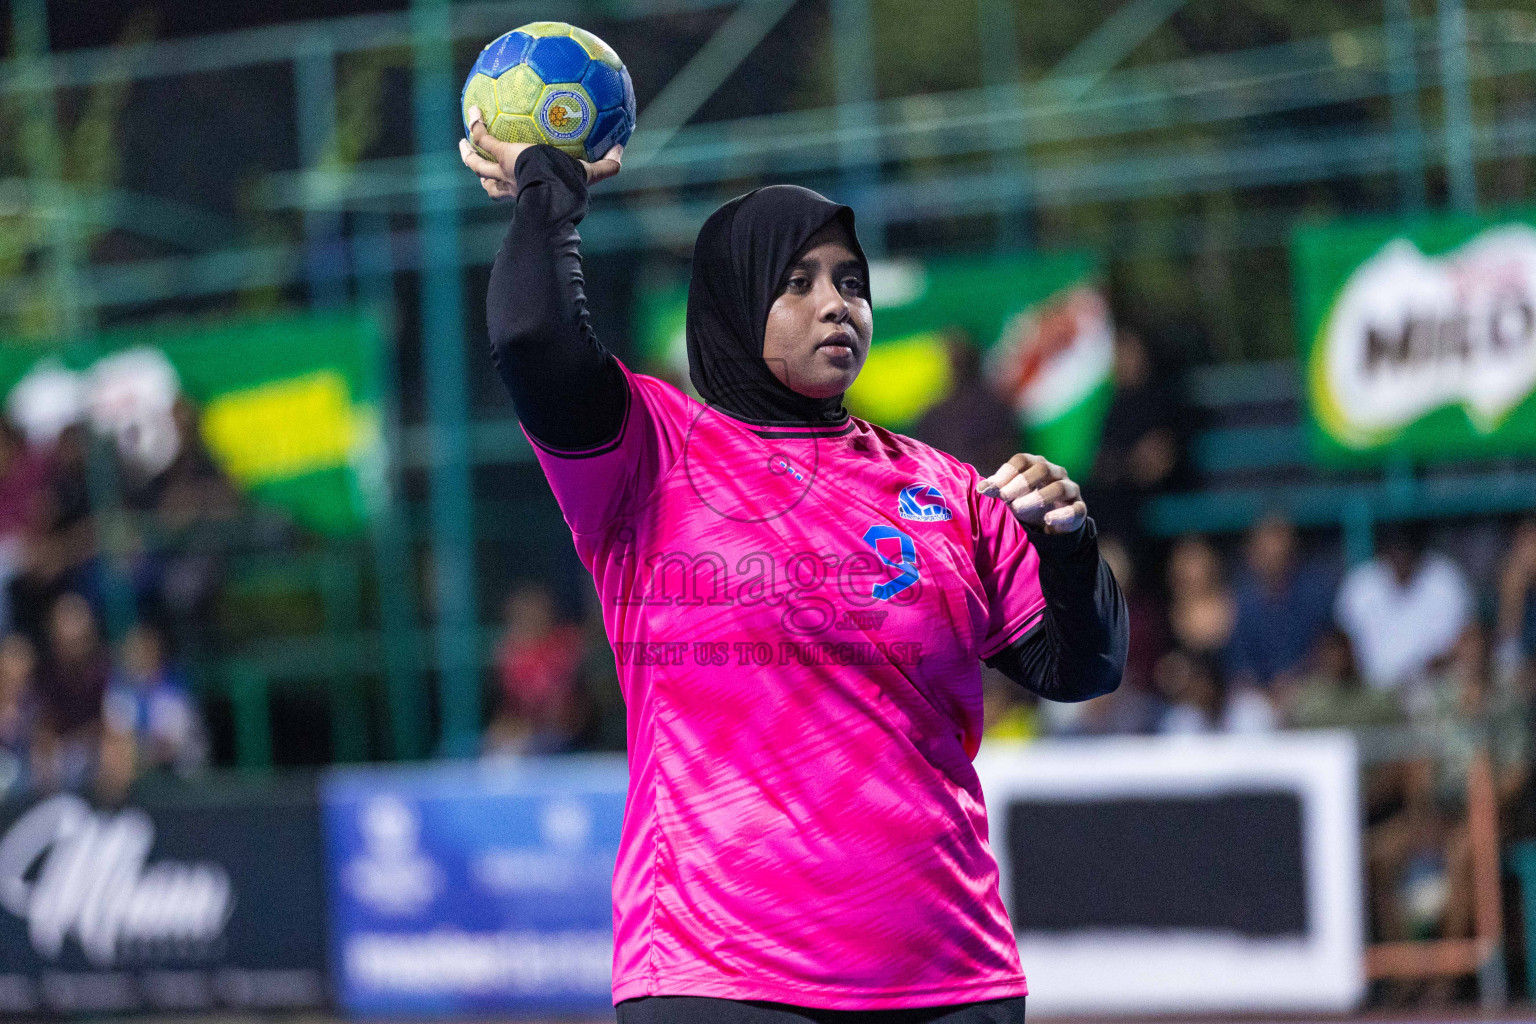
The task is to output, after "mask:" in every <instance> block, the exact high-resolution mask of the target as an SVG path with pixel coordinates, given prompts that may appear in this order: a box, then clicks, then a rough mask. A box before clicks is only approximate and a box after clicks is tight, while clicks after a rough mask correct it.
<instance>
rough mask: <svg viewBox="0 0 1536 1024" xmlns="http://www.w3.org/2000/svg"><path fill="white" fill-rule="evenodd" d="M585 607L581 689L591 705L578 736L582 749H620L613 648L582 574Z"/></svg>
mask: <svg viewBox="0 0 1536 1024" xmlns="http://www.w3.org/2000/svg"><path fill="white" fill-rule="evenodd" d="M585 596H586V601H585V604H584V607H585V608H586V609H587V613H586V615H585V617H584V618H583V619H582V623H581V633H582V638H581V647H582V656H581V670H580V679H581V691H582V693H583V694H584V696H585V698H586V700H587V702H588V705H589V706H590V708H591V721H590V722H589V723H588V728H587V729H586V730H584V732H583V734H582V735H581V736H580V737H578V739H579V740H580V741H581V742H582V746H583V748H584V749H592V750H612V751H623V750H624V749H626V747H627V745H628V736H627V728H626V727H627V722H626V708H625V705H624V692H623V690H621V689H620V687H619V672H618V667H617V666H616V665H615V663H614V658H613V647H612V646H611V645H610V644H609V643H608V632H607V629H606V628H605V627H604V625H603V613H602V602H601V601H600V600H598V596H597V588H596V586H595V585H594V584H593V582H592V577H591V576H587V577H586V590H585Z"/></svg>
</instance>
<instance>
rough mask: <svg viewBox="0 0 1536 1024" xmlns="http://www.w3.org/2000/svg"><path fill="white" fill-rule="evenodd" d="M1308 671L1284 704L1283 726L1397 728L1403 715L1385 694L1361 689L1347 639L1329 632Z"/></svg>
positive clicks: (1364, 687)
mask: <svg viewBox="0 0 1536 1024" xmlns="http://www.w3.org/2000/svg"><path fill="white" fill-rule="evenodd" d="M1308 661H1309V663H1308V669H1307V671H1306V672H1304V673H1303V674H1302V676H1301V678H1300V679H1299V680H1298V682H1297V683H1296V685H1295V687H1294V689H1293V691H1292V694H1291V697H1290V699H1289V701H1287V704H1286V708H1287V710H1286V713H1285V718H1286V724H1287V725H1289V726H1291V727H1292V728H1296V729H1363V728H1369V727H1371V726H1380V725H1396V724H1399V723H1400V722H1401V721H1402V718H1403V711H1402V708H1401V707H1399V706H1398V703H1397V700H1396V698H1395V697H1393V695H1392V694H1391V693H1390V692H1389V691H1386V690H1374V689H1371V688H1369V687H1367V686H1363V685H1361V682H1360V673H1359V672H1358V671H1357V670H1356V669H1355V655H1354V652H1353V651H1352V650H1350V647H1349V637H1347V636H1345V635H1344V634H1343V633H1342V632H1340V631H1339V630H1337V629H1329V630H1328V631H1327V632H1326V633H1324V634H1323V635H1322V636H1321V637H1319V638H1318V641H1317V643H1316V645H1314V647H1313V649H1312V657H1311V658H1310V659H1309V660H1308Z"/></svg>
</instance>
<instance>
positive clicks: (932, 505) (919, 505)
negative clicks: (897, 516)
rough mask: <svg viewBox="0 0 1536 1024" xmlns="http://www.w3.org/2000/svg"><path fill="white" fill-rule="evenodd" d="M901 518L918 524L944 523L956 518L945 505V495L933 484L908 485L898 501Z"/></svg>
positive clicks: (902, 490)
mask: <svg viewBox="0 0 1536 1024" xmlns="http://www.w3.org/2000/svg"><path fill="white" fill-rule="evenodd" d="M896 508H897V511H899V512H900V513H901V518H903V519H910V520H912V521H913V522H917V523H944V522H948V521H949V520H951V519H953V518H954V517H955V514H954V513H953V512H951V511H950V510H949V506H948V505H946V504H944V495H942V494H940V493H939V489H938V488H937V487H935V486H933V485H932V484H908V485H907V486H905V487H903V488H902V489H901V495H900V496H899V497H898V498H897V499H896Z"/></svg>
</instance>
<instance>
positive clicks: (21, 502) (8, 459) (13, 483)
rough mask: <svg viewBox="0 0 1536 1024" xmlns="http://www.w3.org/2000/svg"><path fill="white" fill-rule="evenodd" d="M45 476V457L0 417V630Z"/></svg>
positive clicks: (5, 624)
mask: <svg viewBox="0 0 1536 1024" xmlns="http://www.w3.org/2000/svg"><path fill="white" fill-rule="evenodd" d="M47 479H48V470H47V464H46V463H45V461H44V460H43V459H42V458H40V457H39V456H38V455H37V454H36V453H35V452H33V451H32V450H30V449H29V448H28V447H27V444H26V438H25V436H24V435H23V434H22V432H21V431H20V430H18V429H16V427H15V426H14V425H13V424H12V423H11V422H10V421H9V420H5V419H0V633H4V632H5V631H6V630H8V629H10V626H11V609H10V587H11V580H12V579H14V578H15V576H16V574H17V573H19V572H20V571H21V567H22V554H23V545H24V544H25V541H26V537H27V534H28V532H29V531H30V530H31V529H32V527H33V525H34V523H35V520H36V518H37V515H38V512H39V510H40V504H41V500H42V493H43V487H44V485H45V484H46V483H47Z"/></svg>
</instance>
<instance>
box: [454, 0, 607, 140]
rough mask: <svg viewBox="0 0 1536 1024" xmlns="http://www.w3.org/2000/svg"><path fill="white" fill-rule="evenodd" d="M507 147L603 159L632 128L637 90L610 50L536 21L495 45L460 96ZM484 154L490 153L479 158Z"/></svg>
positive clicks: (586, 35) (585, 35)
mask: <svg viewBox="0 0 1536 1024" xmlns="http://www.w3.org/2000/svg"><path fill="white" fill-rule="evenodd" d="M459 106H460V109H461V110H462V111H463V114H464V132H465V134H466V135H467V134H468V133H469V108H470V107H479V108H480V112H481V114H482V115H483V116H484V118H485V127H486V129H487V130H488V131H489V132H490V133H491V134H492V135H494V136H496V137H497V138H498V139H501V140H502V141H503V142H532V143H539V142H543V143H547V144H549V145H551V146H554V147H556V148H558V149H561V150H564V151H565V152H567V153H569V154H570V155H571V156H574V157H576V158H577V159H579V160H600V159H602V157H603V155H604V154H605V153H607V152H608V150H610V149H612V148H613V147H614V146H621V145H624V144H625V143H627V142H629V136H630V135H631V134H632V133H633V132H634V130H635V87H634V85H633V84H632V83H631V82H630V80H629V72H628V71H627V70H625V68H624V62H623V61H621V60H619V55H618V54H617V53H615V52H614V51H613V47H611V46H609V45H608V44H607V43H605V42H603V41H602V40H601V39H599V38H597V36H595V35H593V34H592V33H591V32H588V31H586V30H585V29H580V28H577V27H576V26H575V25H567V24H566V23H565V22H563V21H535V22H533V23H532V24H529V25H524V26H523V27H522V28H518V29H513V30H512V31H511V32H508V33H507V34H506V35H504V36H501V37H499V38H497V39H495V40H493V41H492V42H491V44H490V45H489V46H487V47H486V48H485V49H484V50H481V51H480V57H479V59H478V60H476V61H475V66H474V67H472V68H470V69H469V78H468V79H466V80H465V82H464V93H463V95H462V96H461V97H460V104H459ZM481 155H482V156H487V155H488V154H485V153H482V154H481Z"/></svg>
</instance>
